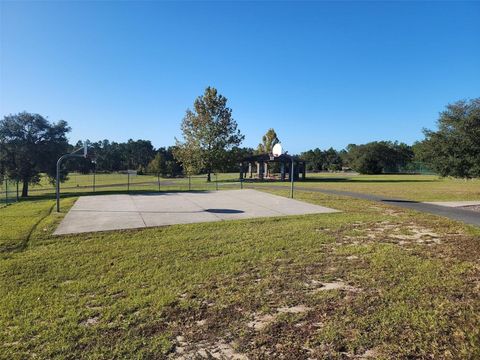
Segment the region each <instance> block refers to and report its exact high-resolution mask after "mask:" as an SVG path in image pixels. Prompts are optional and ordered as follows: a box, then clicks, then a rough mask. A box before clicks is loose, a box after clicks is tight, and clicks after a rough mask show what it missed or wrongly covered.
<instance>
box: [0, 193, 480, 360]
mask: <svg viewBox="0 0 480 360" xmlns="http://www.w3.org/2000/svg"><path fill="white" fill-rule="evenodd" d="M274 193H276V194H279V195H287V194H288V191H274ZM297 195H298V196H299V197H300V199H302V200H305V201H309V202H312V203H318V204H321V205H325V206H330V207H333V208H336V209H340V210H342V211H343V212H342V213H335V214H321V215H308V216H293V217H287V218H268V219H254V220H243V221H231V222H221V223H202V224H191V225H178V226H169V227H162V228H151V229H143V230H135V231H115V232H105V233H94V234H82V235H74V236H59V237H54V236H52V235H51V233H52V231H53V229H54V228H55V226H56V224H58V222H59V220H60V219H61V215H60V216H58V215H56V214H55V213H50V212H49V209H50V208H51V206H52V203H53V201H52V200H50V199H46V200H36V201H32V202H20V203H18V204H14V205H10V206H8V207H7V208H5V209H2V210H0V212H1V214H2V215H4V214H8V216H2V217H1V218H0V231H1V234H2V246H3V247H2V252H1V256H2V257H1V258H0V344H1V347H0V358H5V359H7V358H8V359H23V358H33V357H35V358H41V359H47V358H48V359H50V358H71V359H79V358H88V359H95V358H98V359H100V358H106V357H108V358H162V357H172V358H174V357H177V356H181V355H183V356H186V357H187V358H188V356H194V355H199V356H202V355H206V356H208V355H209V354H210V355H212V356H213V355H215V356H224V357H226V358H228V357H233V356H239V357H242V356H246V357H248V358H278V357H284V358H291V359H293V358H295V359H297V358H307V357H313V358H324V359H335V358H338V359H342V358H347V357H354V356H358V357H360V356H373V357H376V358H427V357H428V358H451V359H459V358H462V359H463V358H464V359H468V358H471V359H474V358H478V357H479V356H480V332H479V329H480V299H479V297H478V293H479V291H480V288H479V286H480V285H479V284H480V263H479V259H480V231H479V230H478V229H475V228H472V227H467V226H464V225H461V224H459V223H456V222H452V221H449V220H445V219H442V218H438V217H435V216H432V215H425V214H418V213H414V212H411V211H406V210H400V209H397V208H390V207H387V206H384V205H379V204H375V203H371V202H367V201H362V200H354V199H348V198H343V197H335V196H326V195H323V194H319V193H308V192H302V193H300V192H299V193H297ZM73 200H74V198H68V199H65V200H64V204H63V205H64V206H63V208H64V209H67V208H68V206H70V205H71V204H72V203H73ZM12 224H15V226H11V225H12ZM25 236H27V237H25ZM25 239H28V243H27V244H26V246H25V245H22V247H20V248H19V247H18V244H19V243H20V244H23V243H24V241H25Z"/></svg>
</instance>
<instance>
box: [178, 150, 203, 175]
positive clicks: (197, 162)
mask: <svg viewBox="0 0 480 360" xmlns="http://www.w3.org/2000/svg"><path fill="white" fill-rule="evenodd" d="M173 156H175V159H178V160H179V161H180V162H181V163H182V167H183V171H184V173H185V175H188V176H190V175H195V174H198V173H200V171H201V170H202V166H203V159H202V151H201V147H200V146H199V145H198V144H192V143H183V144H181V143H178V145H177V146H175V147H174V148H173ZM209 176H210V174H209Z"/></svg>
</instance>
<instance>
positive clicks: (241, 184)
mask: <svg viewBox="0 0 480 360" xmlns="http://www.w3.org/2000/svg"><path fill="white" fill-rule="evenodd" d="M240 189H241V190H243V179H240Z"/></svg>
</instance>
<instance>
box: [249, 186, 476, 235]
mask: <svg viewBox="0 0 480 360" xmlns="http://www.w3.org/2000/svg"><path fill="white" fill-rule="evenodd" d="M249 187H250V185H249ZM256 187H257V188H262V187H268V188H270V189H278V188H282V189H290V186H268V185H259V186H256ZM295 190H300V191H313V192H320V193H324V194H330V195H340V196H350V197H353V198H357V199H364V200H370V201H377V202H381V203H384V204H388V205H394V206H399V207H402V208H407V209H412V210H417V211H422V212H426V213H430V214H435V215H440V216H444V217H447V218H449V219H453V220H459V221H462V222H464V223H466V224H470V225H476V226H480V213H479V212H476V211H472V210H465V209H459V208H453V207H446V206H439V205H433V204H427V203H422V202H418V201H410V200H401V199H388V198H384V197H382V196H378V195H372V194H363V193H358V192H353V191H342V190H331V189H319V188H309V187H302V186H296V187H295Z"/></svg>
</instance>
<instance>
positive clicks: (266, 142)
mask: <svg viewBox="0 0 480 360" xmlns="http://www.w3.org/2000/svg"><path fill="white" fill-rule="evenodd" d="M279 142H280V140H279V139H278V136H277V133H276V132H275V130H274V129H268V131H267V132H266V133H265V135H263V137H262V143H261V144H258V147H257V153H258V154H265V153H271V152H272V150H273V147H274V146H275V144H278V143H279Z"/></svg>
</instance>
